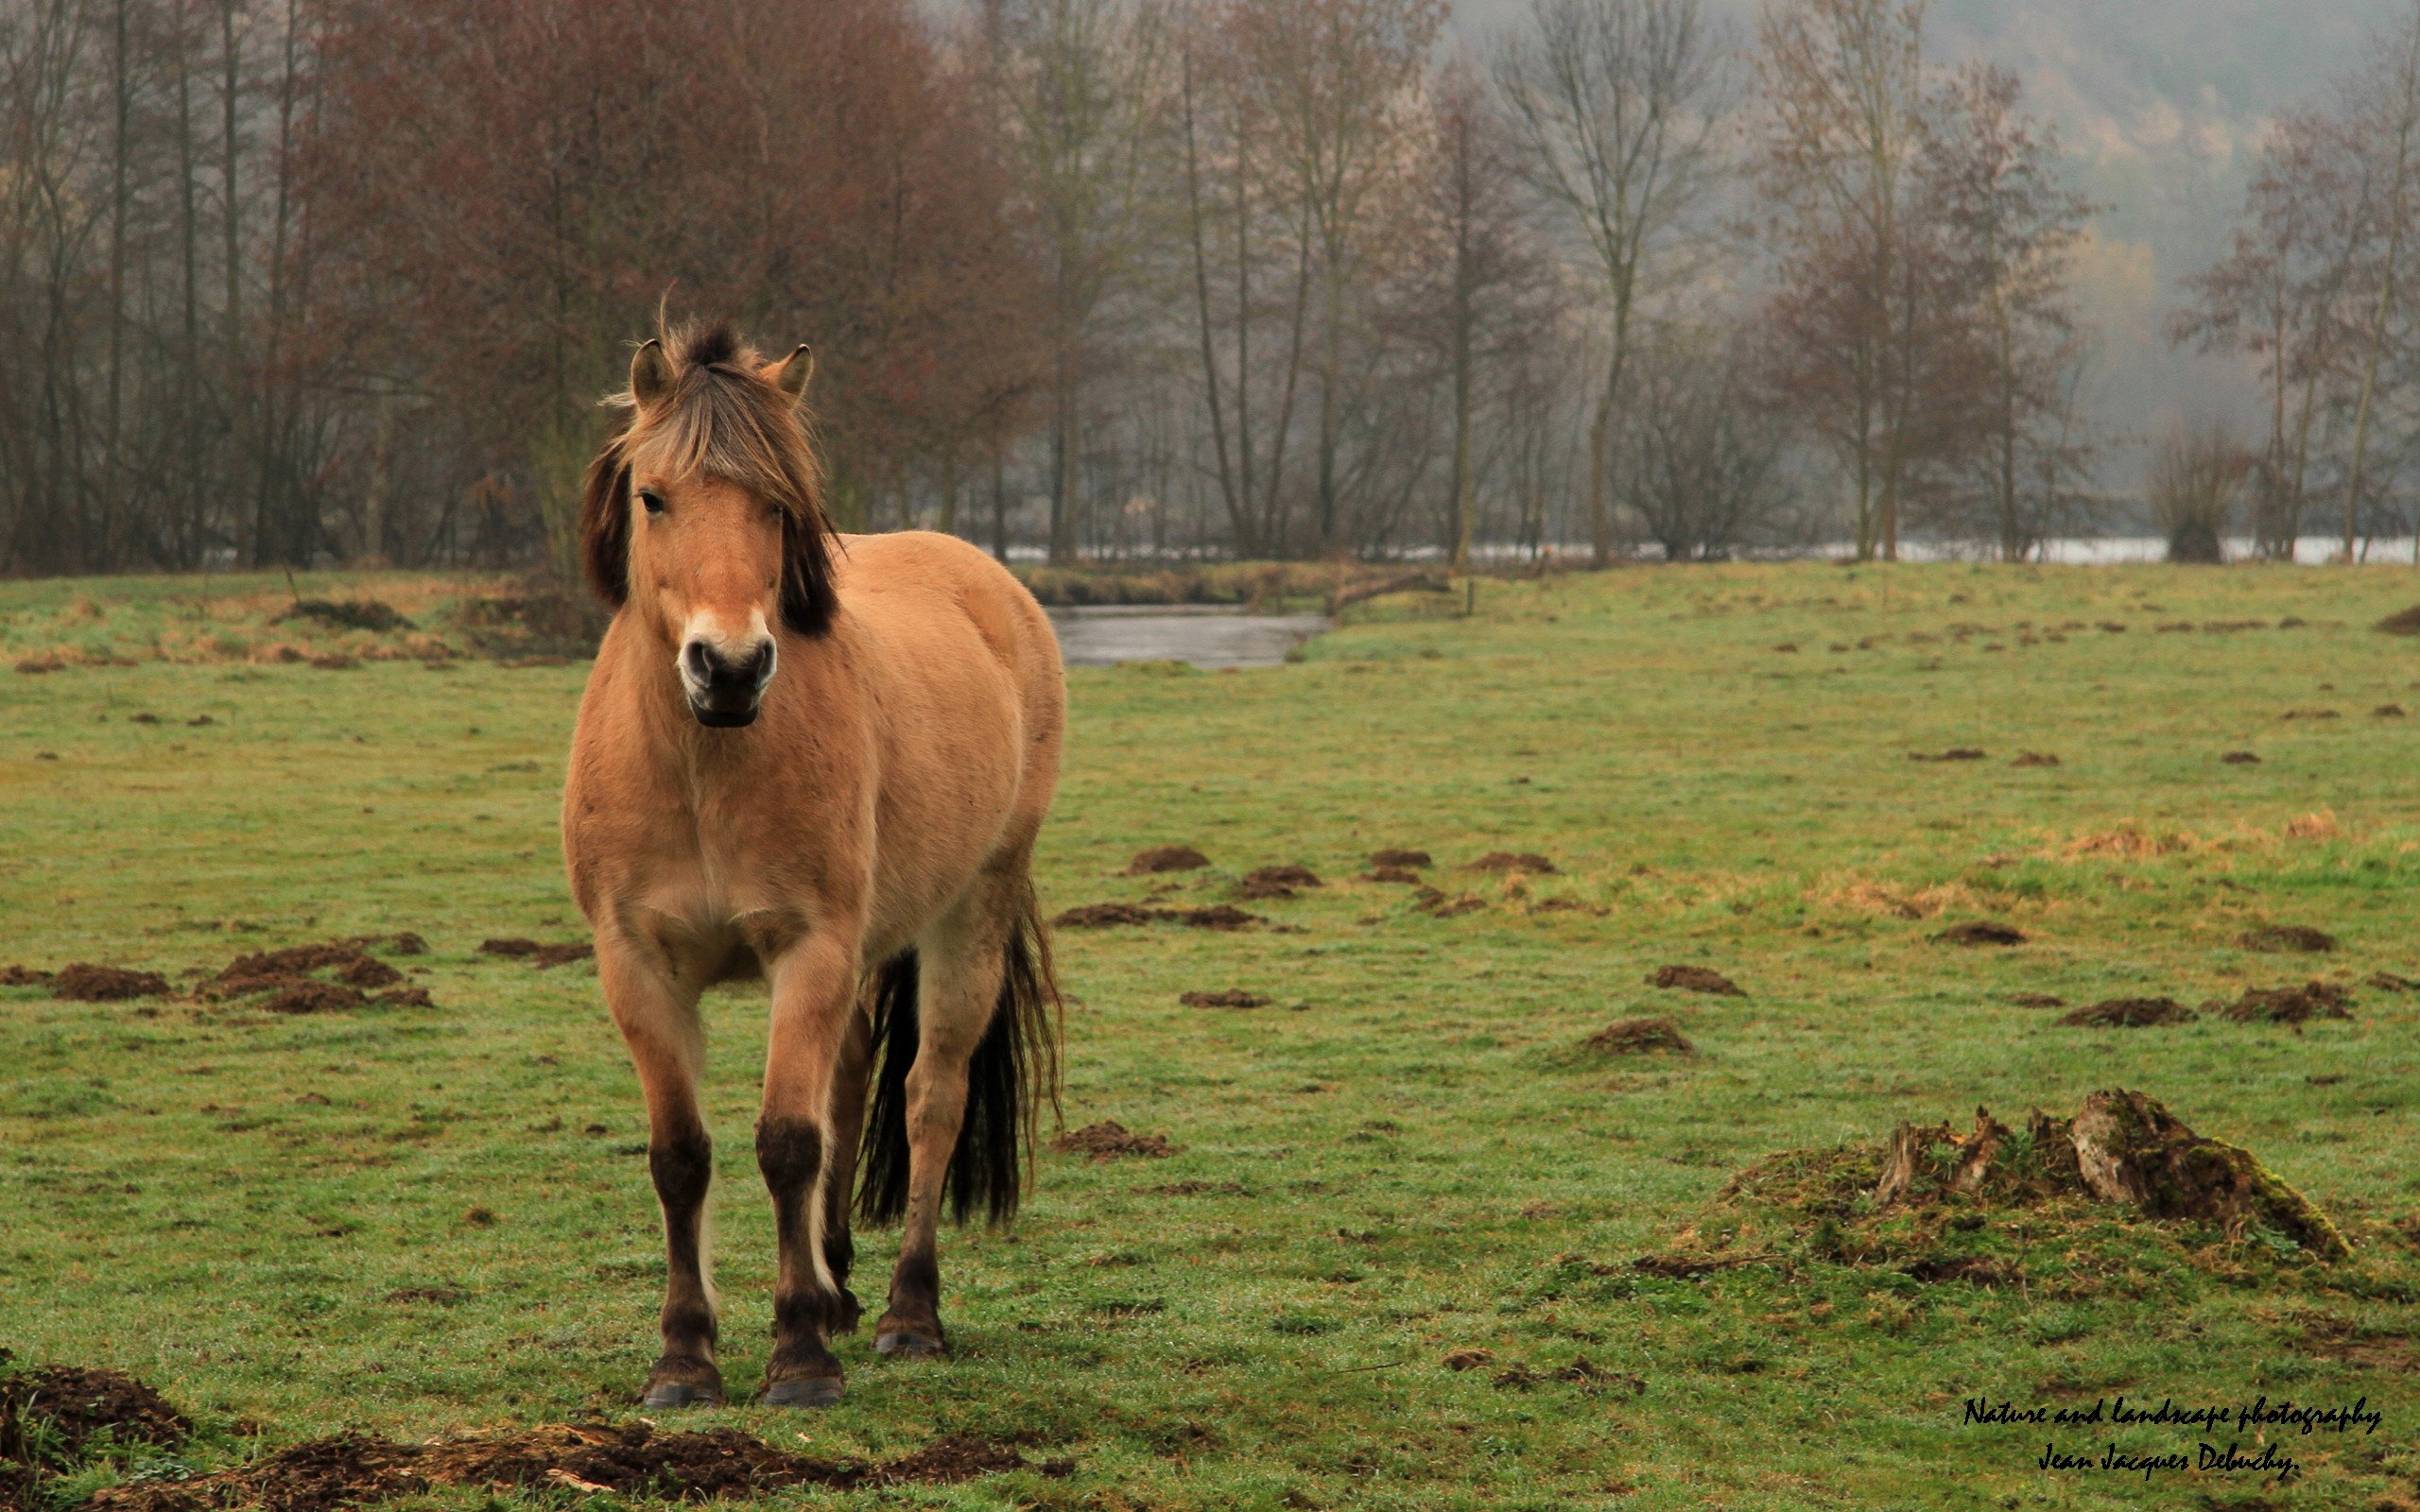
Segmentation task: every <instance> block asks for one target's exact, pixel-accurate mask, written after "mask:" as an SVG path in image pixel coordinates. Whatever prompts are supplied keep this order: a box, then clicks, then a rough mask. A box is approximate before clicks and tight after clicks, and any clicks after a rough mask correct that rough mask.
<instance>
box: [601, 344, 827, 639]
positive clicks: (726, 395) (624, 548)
mask: <svg viewBox="0 0 2420 1512" xmlns="http://www.w3.org/2000/svg"><path fill="white" fill-rule="evenodd" d="M658 339H659V340H661V341H662V342H663V345H664V350H665V352H666V355H667V356H669V357H670V359H671V362H672V372H673V379H672V386H671V389H670V391H669V393H667V394H666V396H665V398H664V399H663V401H662V402H661V403H659V404H654V405H653V406H651V407H648V408H644V409H643V408H641V407H640V405H639V404H638V401H637V399H636V397H635V396H633V395H631V394H629V393H620V394H614V395H611V396H609V397H608V398H607V399H606V401H605V403H606V404H607V406H608V407H610V408H613V409H616V410H619V411H621V412H622V413H623V415H624V417H625V418H624V420H623V421H622V422H621V424H620V425H619V426H618V427H617V428H616V430H615V433H614V436H613V438H611V439H609V440H608V441H607V442H606V443H605V448H604V450H603V451H601V452H599V453H598V454H597V456H596V461H594V462H592V463H590V464H589V468H588V478H587V485H586V490H585V493H584V496H583V498H582V500H581V507H580V528H581V535H582V539H583V542H584V545H585V548H586V556H587V558H588V577H589V582H590V584H591V585H592V586H593V587H595V589H596V593H597V596H598V597H600V598H602V599H604V600H605V602H606V603H608V604H611V605H613V606H614V608H616V609H619V608H620V607H621V606H622V604H623V602H624V601H625V600H627V599H628V598H629V597H630V550H631V463H632V462H633V460H634V459H637V458H641V457H644V458H645V460H646V462H647V464H648V468H649V469H650V471H653V472H659V473H662V474H663V475H666V476H668V477H687V476H691V475H695V474H702V475H704V476H708V477H715V478H720V479H722V480H723V481H725V482H729V483H733V484H736V485H737V486H739V487H740V488H743V489H746V490H748V491H749V492H751V493H752V494H754V495H756V496H757V497H758V498H760V499H763V500H764V501H766V502H767V503H769V504H771V505H774V506H775V507H778V508H780V510H781V511H782V520H783V525H782V602H781V609H782V621H783V623H784V624H786V625H787V626H788V627H790V628H791V629H793V630H796V631H797V632H799V633H800V634H802V635H821V634H822V633H823V632H824V631H825V630H827V629H828V628H830V627H831V624H832V614H833V611H834V610H835V609H836V608H837V607H838V599H837V598H836V596H835V594H834V592H833V588H832V559H831V547H832V526H831V522H830V519H829V517H827V516H826V515H825V514H824V512H823V467H822V461H821V457H820V456H819V455H817V452H816V447H815V438H814V432H813V428H812V424H811V422H810V421H809V419H808V417H807V415H806V412H805V409H804V405H802V404H798V403H796V402H795V401H793V400H792V399H791V398H790V396H789V395H787V394H786V393H784V392H783V391H782V390H781V389H779V388H776V387H774V386H773V385H772V384H771V383H769V382H768V381H767V380H766V379H764V378H763V377H760V376H759V375H758V369H761V368H763V367H764V365H765V364H764V359H763V358H762V357H760V356H759V355H758V354H757V352H756V350H755V348H753V347H752V346H750V345H749V344H748V343H747V342H745V341H743V340H742V339H741V338H740V336H739V333H738V332H737V331H736V330H735V329H734V328H733V327H732V326H731V325H730V324H728V323H727V322H723V321H712V322H706V323H700V324H696V325H686V326H677V327H674V328H672V329H670V330H667V331H666V332H665V333H664V335H662V336H660V337H659V338H658Z"/></svg>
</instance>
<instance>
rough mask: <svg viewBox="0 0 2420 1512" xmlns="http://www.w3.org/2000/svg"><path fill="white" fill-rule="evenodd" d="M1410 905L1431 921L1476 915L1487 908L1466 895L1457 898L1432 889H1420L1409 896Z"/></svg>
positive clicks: (1476, 899)
mask: <svg viewBox="0 0 2420 1512" xmlns="http://www.w3.org/2000/svg"><path fill="white" fill-rule="evenodd" d="M1411 905H1412V906H1413V907H1414V908H1417V909H1419V910H1420V911H1421V912H1422V913H1424V914H1426V915H1428V916H1429V917H1430V918H1432V919H1460V918H1461V917H1462V916H1463V915H1464V914H1476V913H1478V911H1479V910H1480V909H1482V908H1485V907H1486V906H1487V902H1486V900H1485V899H1481V898H1474V897H1472V896H1471V895H1470V894H1468V893H1463V894H1461V895H1460V896H1459V897H1457V896H1454V895H1452V894H1448V893H1443V892H1440V891H1438V890H1437V889H1436V888H1434V887H1422V888H1421V889H1420V890H1419V891H1417V892H1415V893H1413V894H1412V895H1411Z"/></svg>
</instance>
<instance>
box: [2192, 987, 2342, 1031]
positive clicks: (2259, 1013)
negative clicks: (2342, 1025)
mask: <svg viewBox="0 0 2420 1512" xmlns="http://www.w3.org/2000/svg"><path fill="white" fill-rule="evenodd" d="M2352 1005H2353V994H2352V993H2351V992H2349V991H2346V990H2345V989H2344V988H2341V987H2338V986H2337V985H2336V984H2335V983H2333V982H2317V981H2314V982H2306V983H2305V984H2303V985H2302V986H2301V987H2272V988H2258V987H2252V988H2244V989H2243V996H2241V997H2239V998H2238V999H2236V1000H2235V1001H2234V1002H2233V1003H2227V1002H2224V1001H2221V1000H2215V999H2214V1000H2213V1001H2211V1002H2208V1003H2204V1004H2203V1005H2202V1006H2203V1007H2204V1009H2205V1010H2207V1011H2208V1012H2211V1013H2215V1014H2217V1015H2218V1016H2219V1017H2221V1018H2222V1019H2232V1020H2234V1021H2235V1022H2238V1023H2308V1022H2310V1021H2311V1020H2313V1019H2349V1018H2351V1017H2352V1016H2353V1015H2352V1013H2351V1012H2350V1011H2348V1010H2350V1008H2351V1007H2352Z"/></svg>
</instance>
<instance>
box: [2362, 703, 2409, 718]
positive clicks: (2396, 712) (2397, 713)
mask: <svg viewBox="0 0 2420 1512" xmlns="http://www.w3.org/2000/svg"><path fill="white" fill-rule="evenodd" d="M2370 717H2371V718H2373V719H2409V718H2410V717H2411V715H2410V714H2408V713H2405V712H2404V709H2403V705H2401V704H2399V703H2382V704H2380V705H2378V706H2377V708H2375V709H2373V710H2371V711H2370Z"/></svg>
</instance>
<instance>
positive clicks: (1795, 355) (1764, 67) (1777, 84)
mask: <svg viewBox="0 0 2420 1512" xmlns="http://www.w3.org/2000/svg"><path fill="white" fill-rule="evenodd" d="M1928 3H1929V0H1769V3H1768V4H1767V6H1766V8H1765V10H1764V13H1763V16H1762V19H1761V21H1760V23H1759V34H1760V38H1761V43H1762V46H1761V50H1760V52H1759V54H1758V60H1757V78H1758V83H1759V85H1760V89H1759V94H1761V96H1762V98H1763V101H1764V119H1763V122H1762V129H1761V135H1762V142H1761V163H1760V165H1759V167H1760V171H1759V179H1760V181H1761V183H1762V186H1763V189H1764V191H1765V194H1766V197H1767V198H1768V201H1769V204H1770V207H1771V216H1770V231H1771V232H1772V236H1773V239H1774V242H1775V244H1776V246H1777V248H1778V251H1779V257H1780V261H1781V265H1782V266H1781V270H1780V276H1781V283H1782V285H1783V288H1782V294H1781V301H1782V303H1781V307H1780V309H1779V310H1777V311H1776V312H1775V313H1776V315H1777V316H1778V317H1779V318H1778V319H1777V320H1776V324H1778V325H1780V326H1781V327H1783V328H1784V332H1785V335H1789V334H1794V335H1796V336H1797V337H1798V339H1797V340H1796V341H1795V342H1794V343H1792V342H1789V341H1788V340H1785V342H1784V343H1783V344H1782V345H1781V346H1780V348H1779V349H1778V350H1779V351H1780V352H1781V353H1782V354H1783V358H1784V360H1783V363H1782V367H1783V369H1784V372H1783V378H1782V381H1783V384H1784V387H1787V388H1788V389H1789V390H1791V391H1793V392H1794V393H1795V394H1797V395H1798V396H1799V397H1800V399H1801V401H1802V403H1803V404H1804V405H1805V407H1806V411H1807V412H1808V413H1809V414H1810V416H1812V417H1813V418H1814V419H1815V421H1816V423H1817V426H1818V428H1819V430H1820V431H1821V432H1822V433H1823V434H1824V436H1825V437H1826V438H1827V440H1828V441H1829V443H1830V444H1831V445H1832V447H1833V448H1834V450H1835V451H1836V452H1837V453H1838V454H1839V455H1840V458H1841V464H1842V469H1843V471H1844V472H1846V473H1847V475H1848V478H1849V482H1850V484H1851V486H1852V488H1853V490H1855V492H1854V504H1855V511H1856V519H1855V524H1856V531H1857V549H1858V556H1859V557H1860V558H1864V557H1870V556H1872V555H1874V554H1876V552H1877V551H1878V552H1879V553H1880V554H1881V555H1882V556H1883V557H1885V558H1895V557H1896V556H1897V555H1898V548H1899V524H1900V507H1901V504H1902V501H1903V496H1904V494H1905V493H1906V491H1907V489H1908V486H1909V484H1910V480H1911V474H1912V472H1914V465H1915V464H1916V463H1917V462H1918V461H1919V459H1920V458H1921V457H1922V456H1923V455H1925V451H1926V443H1927V435H1926V432H1927V425H1928V424H1929V423H1930V420H1929V417H1927V415H1926V414H1925V412H1924V410H1925V405H1926V403H1927V399H1928V398H1929V397H1931V396H1933V395H1936V394H1939V393H1941V392H1944V391H1945V390H1944V389H1943V387H1941V385H1940V384H1939V383H1938V382H1937V380H1939V379H1940V378H1941V377H1942V373H1941V372H1940V370H1939V368H1940V359H1941V358H1942V357H1943V356H1944V355H1945V347H1944V345H1943V343H1942V342H1941V341H1940V340H1939V339H1938V338H1939V335H1940V333H1939V330H1938V322H1937V321H1936V320H1935V319H1934V318H1933V311H1934V310H1935V309H1936V308H1937V306H1938V303H1939V301H1940V299H1941V289H1940V287H1939V284H1938V282H1937V280H1938V278H1939V275H1940V269H1939V268H1937V267H1936V266H1932V265H1931V263H1930V261H1929V259H1927V256H1926V255H1924V252H1925V249H1923V248H1922V246H1921V245H1920V243H1921V240H1922V237H1923V235H1924V228H1923V227H1922V226H1921V225H1920V224H1918V222H1917V220H1916V217H1915V216H1914V215H1912V214H1911V204H1910V202H1911V200H1912V198H1913V197H1914V194H1915V192H1916V189H1917V173H1918V168H1919V163H1918V158H1919V154H1920V153H1921V151H1922V149H1923V146H1924V136H1925V88H1924V62H1923V49H1924V19H1925V12H1926V9H1927V5H1928Z"/></svg>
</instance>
